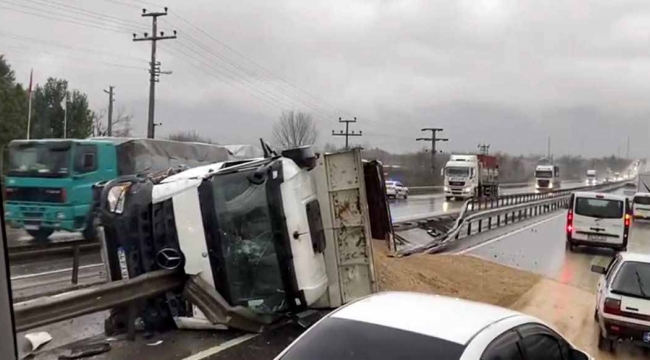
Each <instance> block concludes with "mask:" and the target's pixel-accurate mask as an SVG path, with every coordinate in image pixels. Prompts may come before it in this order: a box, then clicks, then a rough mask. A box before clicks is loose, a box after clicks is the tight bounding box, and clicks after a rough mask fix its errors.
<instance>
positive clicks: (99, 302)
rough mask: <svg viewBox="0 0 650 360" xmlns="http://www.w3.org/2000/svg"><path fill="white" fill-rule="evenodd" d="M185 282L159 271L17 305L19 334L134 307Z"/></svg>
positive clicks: (174, 274)
mask: <svg viewBox="0 0 650 360" xmlns="http://www.w3.org/2000/svg"><path fill="white" fill-rule="evenodd" d="M185 281H186V276H185V275H183V274H182V273H180V272H178V271H167V270H159V271H154V272H150V273H147V274H143V275H140V276H138V277H136V278H133V279H129V280H120V281H114V282H110V283H106V284H101V285H97V286H92V287H89V288H86V289H82V290H76V291H71V292H67V293H63V294H59V295H56V296H50V297H46V298H39V299H35V300H30V301H26V302H22V303H17V304H14V317H15V322H16V332H22V331H26V330H30V329H33V328H36V327H39V326H44V325H48V324H53V323H55V322H59V321H63V320H68V319H72V318H75V317H78V316H82V315H87V314H92V313H96V312H99V311H102V310H108V309H111V308H115V307H119V306H125V305H131V304H133V303H134V302H137V301H139V300H144V299H147V298H150V297H153V296H156V295H158V294H162V293H164V292H166V291H171V290H174V289H178V288H181V287H182V286H183V284H184V283H185ZM133 320H135V319H133Z"/></svg>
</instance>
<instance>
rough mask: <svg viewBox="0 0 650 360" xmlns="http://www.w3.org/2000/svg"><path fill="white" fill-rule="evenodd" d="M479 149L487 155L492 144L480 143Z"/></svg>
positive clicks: (482, 153)
mask: <svg viewBox="0 0 650 360" xmlns="http://www.w3.org/2000/svg"><path fill="white" fill-rule="evenodd" d="M478 149H479V151H480V153H481V155H487V154H488V152H489V151H490V144H478Z"/></svg>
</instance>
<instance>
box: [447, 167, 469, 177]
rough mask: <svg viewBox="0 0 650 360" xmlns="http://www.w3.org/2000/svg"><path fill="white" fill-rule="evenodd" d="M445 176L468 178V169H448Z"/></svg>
mask: <svg viewBox="0 0 650 360" xmlns="http://www.w3.org/2000/svg"><path fill="white" fill-rule="evenodd" d="M446 171H447V176H452V177H453V176H457V177H468V176H469V168H466V167H448V168H447V170H446Z"/></svg>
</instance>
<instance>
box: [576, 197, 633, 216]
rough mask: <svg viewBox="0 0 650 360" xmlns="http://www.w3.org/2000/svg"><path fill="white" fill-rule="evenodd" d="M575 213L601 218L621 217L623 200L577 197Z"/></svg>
mask: <svg viewBox="0 0 650 360" xmlns="http://www.w3.org/2000/svg"><path fill="white" fill-rule="evenodd" d="M575 213H576V215H582V216H589V217H595V218H601V219H620V218H622V217H623V202H622V201H620V200H609V199H593V198H577V199H576V208H575Z"/></svg>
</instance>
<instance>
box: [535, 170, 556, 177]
mask: <svg viewBox="0 0 650 360" xmlns="http://www.w3.org/2000/svg"><path fill="white" fill-rule="evenodd" d="M535 177H536V178H539V179H550V178H552V177H553V172H552V171H551V170H537V171H535Z"/></svg>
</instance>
